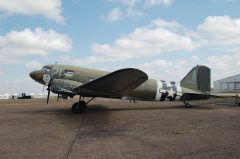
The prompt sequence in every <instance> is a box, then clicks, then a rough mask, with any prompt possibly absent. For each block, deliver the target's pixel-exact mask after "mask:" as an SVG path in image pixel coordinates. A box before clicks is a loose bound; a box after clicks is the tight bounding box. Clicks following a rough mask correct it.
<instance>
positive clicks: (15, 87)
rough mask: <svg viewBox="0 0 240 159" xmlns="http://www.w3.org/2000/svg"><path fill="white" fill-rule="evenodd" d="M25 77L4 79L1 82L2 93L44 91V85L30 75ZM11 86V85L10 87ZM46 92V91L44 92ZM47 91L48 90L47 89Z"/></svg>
mask: <svg viewBox="0 0 240 159" xmlns="http://www.w3.org/2000/svg"><path fill="white" fill-rule="evenodd" d="M25 76H26V77H25V78H17V79H9V80H3V81H2V82H1V83H0V88H1V91H0V92H1V94H5V93H8V94H14V93H39V92H42V91H43V86H42V85H40V84H39V83H37V82H35V81H34V80H32V79H30V77H29V75H28V74H27V75H25ZM10 86H11V87H10ZM42 93H44V92H42ZM45 93H46V91H45Z"/></svg>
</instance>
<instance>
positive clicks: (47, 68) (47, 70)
mask: <svg viewBox="0 0 240 159" xmlns="http://www.w3.org/2000/svg"><path fill="white" fill-rule="evenodd" d="M50 69H51V68H50V67H47V66H44V67H43V68H42V70H43V71H45V72H49V71H50Z"/></svg>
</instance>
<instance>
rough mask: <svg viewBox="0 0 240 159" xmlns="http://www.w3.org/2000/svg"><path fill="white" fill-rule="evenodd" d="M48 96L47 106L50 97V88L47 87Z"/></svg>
mask: <svg viewBox="0 0 240 159" xmlns="http://www.w3.org/2000/svg"><path fill="white" fill-rule="evenodd" d="M47 90H48V95H47V104H48V101H49V97H50V92H51V86H50V85H48V89H47Z"/></svg>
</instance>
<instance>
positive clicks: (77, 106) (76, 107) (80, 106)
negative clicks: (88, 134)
mask: <svg viewBox="0 0 240 159" xmlns="http://www.w3.org/2000/svg"><path fill="white" fill-rule="evenodd" d="M86 107H87V105H86V102H84V101H79V102H76V103H74V104H73V105H72V112H73V113H82V112H83V111H84V110H85V109H86Z"/></svg>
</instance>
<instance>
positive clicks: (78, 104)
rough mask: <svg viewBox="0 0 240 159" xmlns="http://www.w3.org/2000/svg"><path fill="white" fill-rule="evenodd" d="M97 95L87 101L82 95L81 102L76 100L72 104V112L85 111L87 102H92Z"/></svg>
mask: <svg viewBox="0 0 240 159" xmlns="http://www.w3.org/2000/svg"><path fill="white" fill-rule="evenodd" d="M94 98H95V97H92V98H91V99H90V100H89V101H87V102H85V101H84V98H83V100H81V99H82V98H81V96H80V98H79V102H76V103H74V104H73V105H72V112H73V113H83V111H84V110H85V109H86V107H87V104H88V103H90V102H91V101H92V100H93V99H94Z"/></svg>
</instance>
